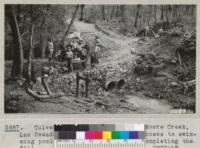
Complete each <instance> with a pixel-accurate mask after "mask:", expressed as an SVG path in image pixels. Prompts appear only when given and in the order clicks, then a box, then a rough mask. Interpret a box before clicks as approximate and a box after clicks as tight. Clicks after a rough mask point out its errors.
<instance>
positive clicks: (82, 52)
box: [81, 48, 88, 68]
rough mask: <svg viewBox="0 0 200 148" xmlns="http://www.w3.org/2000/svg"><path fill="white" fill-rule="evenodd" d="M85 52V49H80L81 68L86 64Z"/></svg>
mask: <svg viewBox="0 0 200 148" xmlns="http://www.w3.org/2000/svg"><path fill="white" fill-rule="evenodd" d="M87 58H88V56H87V50H86V49H85V48H82V51H81V60H83V62H82V66H83V68H86V62H87Z"/></svg>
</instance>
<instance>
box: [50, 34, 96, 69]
mask: <svg viewBox="0 0 200 148" xmlns="http://www.w3.org/2000/svg"><path fill="white" fill-rule="evenodd" d="M48 49H49V61H51V60H52V57H53V52H54V48H53V42H52V40H51V39H49V40H48ZM99 51H100V47H99V44H98V38H97V37H95V41H94V44H93V46H91V45H90V44H89V42H86V43H85V44H84V43H83V41H82V40H72V41H70V42H69V43H68V44H67V45H66V46H64V45H60V49H59V50H58V52H57V53H56V55H55V56H56V58H57V59H58V60H59V61H66V62H67V68H68V71H69V72H72V71H73V61H75V60H77V61H78V62H79V61H80V62H81V63H82V66H83V68H86V63H87V61H88V59H90V64H91V67H92V68H93V67H95V64H97V63H99V60H98V59H99Z"/></svg>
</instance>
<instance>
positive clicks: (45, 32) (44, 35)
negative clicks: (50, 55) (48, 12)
mask: <svg viewBox="0 0 200 148" xmlns="http://www.w3.org/2000/svg"><path fill="white" fill-rule="evenodd" d="M46 44H47V25H46V23H45V25H44V33H43V35H42V58H45V51H46Z"/></svg>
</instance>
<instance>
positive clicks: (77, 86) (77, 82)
mask: <svg viewBox="0 0 200 148" xmlns="http://www.w3.org/2000/svg"><path fill="white" fill-rule="evenodd" d="M78 90H79V73H78V72H77V73H76V97H78Z"/></svg>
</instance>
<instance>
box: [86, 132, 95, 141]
mask: <svg viewBox="0 0 200 148" xmlns="http://www.w3.org/2000/svg"><path fill="white" fill-rule="evenodd" d="M85 139H87V140H91V139H93V132H91V131H89V132H85Z"/></svg>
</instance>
